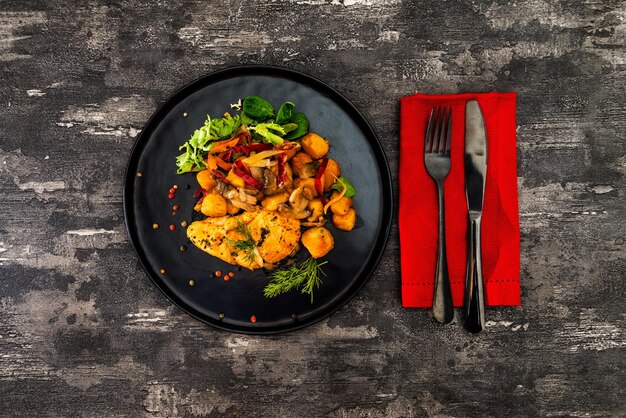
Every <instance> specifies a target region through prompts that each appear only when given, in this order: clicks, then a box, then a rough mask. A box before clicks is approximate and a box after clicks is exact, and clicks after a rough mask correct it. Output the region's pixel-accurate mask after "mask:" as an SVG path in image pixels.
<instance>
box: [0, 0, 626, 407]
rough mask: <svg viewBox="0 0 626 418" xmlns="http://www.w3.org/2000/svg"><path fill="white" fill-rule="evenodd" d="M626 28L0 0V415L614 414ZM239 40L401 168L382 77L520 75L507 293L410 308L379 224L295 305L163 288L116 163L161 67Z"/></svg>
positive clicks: (440, 16)
mask: <svg viewBox="0 0 626 418" xmlns="http://www.w3.org/2000/svg"><path fill="white" fill-rule="evenodd" d="M625 44H626V3H625V2H624V1H611V0H607V1H601V0H586V1H578V0H576V1H574V0H570V1H567V0H563V1H557V0H533V1H521V0H517V1H490V0H485V1H479V0H474V1H444V0H440V1H427V0H417V1H408V0H332V1H331V0H291V1H278V0H249V1H243V0H238V1H233V2H217V1H214V2H210V1H182V0H172V1H148V0H145V1H140V0H118V1H109V2H105V1H102V2H99V1H94V0H88V1H71V0H67V1H62V0H50V1H35V0H34V1H1V2H0V80H1V82H0V109H1V110H0V202H1V203H2V211H1V212H0V415H2V416H36V417H43V416H58V417H69V416H88V417H94V416H105V417H114V416H147V417H151V416H167V417H178V416H219V415H227V416H242V417H244V416H280V417H302V416H330V417H361V416H364V417H413V416H459V417H463V416H477V417H478V416H481V417H482V416H538V415H539V416H577V417H582V416H625V415H626V400H625V399H626V394H625V393H624V381H625V380H626V373H625V372H624V367H625V362H626V332H625V329H624V328H625V327H624V325H625V322H626V317H625V309H624V308H625V302H624V299H625V296H626V290H625V286H624V279H625V276H626V247H625V239H626V230H625V225H624V219H625V215H626V210H625V202H626V200H625V192H626V187H625V185H626V184H625V182H626V180H625V178H626V177H625V175H626V146H625V137H626V129H625V128H626V46H625ZM244 63H245V64H250V63H263V64H273V65H281V66H285V67H288V68H293V69H297V70H301V71H305V72H307V73H310V74H312V75H313V76H316V77H318V78H320V79H322V80H325V81H327V82H328V83H330V84H332V85H333V86H335V87H336V88H338V89H339V90H340V91H341V92H342V93H344V94H345V95H346V96H347V97H348V98H349V99H350V100H352V101H353V102H354V103H355V104H356V105H357V107H359V108H360V109H361V110H362V111H363V113H364V114H365V115H366V116H367V118H368V119H369V120H370V121H371V123H372V124H373V126H374V127H375V129H376V131H377V132H378V134H379V136H380V139H381V141H382V143H383V145H384V148H385V151H386V154H387V157H388V159H389V163H390V165H391V169H392V172H393V176H394V181H396V182H397V166H398V134H399V126H398V111H399V108H398V99H399V98H400V97H402V96H406V95H409V94H412V93H415V92H426V93H454V92H467V91H517V92H518V94H519V96H518V115H517V124H518V130H517V133H518V145H517V146H518V149H517V151H518V161H517V164H518V166H517V168H518V177H519V178H518V184H519V196H520V222H521V234H522V237H521V247H522V250H521V257H522V271H521V279H522V306H521V307H519V308H497V309H490V310H489V311H488V317H489V322H488V329H487V331H486V332H484V333H483V334H482V335H479V336H471V335H468V334H467V333H466V332H464V331H463V329H462V326H461V324H459V323H457V322H456V321H455V323H453V324H451V325H448V326H439V325H437V324H435V323H433V320H432V319H431V314H430V313H429V312H428V311H426V310H405V309H402V308H401V306H400V271H399V253H398V246H399V243H398V229H397V226H394V228H393V230H392V233H391V237H390V241H389V244H388V246H387V248H386V251H385V253H384V257H383V259H382V262H381V264H380V266H379V267H378V269H377V270H376V271H375V273H374V275H373V277H372V279H371V280H370V281H369V282H368V284H367V285H366V286H365V287H364V289H363V290H362V291H361V292H360V293H359V294H358V296H357V297H356V298H355V299H353V300H352V301H351V302H350V303H349V304H348V305H346V306H345V307H344V308H342V309H341V310H340V311H339V312H337V313H336V314H334V315H332V316H331V317H330V318H329V319H327V320H325V321H323V322H321V323H319V324H316V325H314V326H311V327H309V328H306V329H303V330H300V331H297V332H293V333H290V334H286V335H279V336H272V337H255V336H243V335H236V334H231V333H227V332H222V331H218V330H215V329H212V328H209V327H207V326H205V325H203V324H202V323H200V322H198V321H196V320H194V319H192V318H190V317H189V316H187V315H186V314H184V313H183V312H181V311H180V310H178V309H177V308H175V307H173V306H172V304H171V303H169V302H168V300H166V299H165V297H164V296H162V295H161V294H160V293H159V292H158V291H157V290H156V288H155V287H154V286H153V285H152V284H151V283H150V281H149V279H148V277H147V276H146V274H145V273H144V272H143V270H142V269H141V267H140V265H139V262H138V260H137V258H136V256H135V254H134V252H133V250H132V248H131V245H130V244H129V241H128V238H127V235H126V231H125V228H124V224H123V211H122V187H123V178H124V169H125V165H126V162H127V159H128V157H129V153H130V150H131V147H132V145H133V143H134V141H135V139H136V137H137V135H138V133H139V132H140V131H141V129H142V127H143V125H144V123H145V122H146V121H147V119H148V117H149V116H150V114H151V113H152V112H153V111H154V110H155V109H156V108H157V106H159V104H161V103H163V102H164V101H165V100H166V99H167V97H168V96H169V95H170V94H172V93H173V92H174V91H175V90H176V89H177V88H178V87H180V86H182V85H184V84H186V83H187V82H189V81H191V80H193V79H194V78H196V77H198V76H201V75H203V74H205V73H207V72H210V71H213V70H216V69H221V68H225V67H228V66H231V65H235V64H244ZM396 184H397V183H396ZM394 225H395V223H394ZM457 316H458V315H457Z"/></svg>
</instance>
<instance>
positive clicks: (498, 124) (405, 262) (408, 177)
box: [399, 93, 520, 308]
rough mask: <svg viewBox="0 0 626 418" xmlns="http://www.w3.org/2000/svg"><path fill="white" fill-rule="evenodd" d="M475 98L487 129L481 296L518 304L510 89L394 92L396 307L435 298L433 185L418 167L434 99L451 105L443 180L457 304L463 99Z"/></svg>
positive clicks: (462, 229)
mask: <svg viewBox="0 0 626 418" xmlns="http://www.w3.org/2000/svg"><path fill="white" fill-rule="evenodd" d="M472 99H475V100H477V101H478V103H479V104H480V107H481V108H482V111H483V115H484V118H485V126H486V129H487V179H486V183H485V197H484V205H483V217H482V261H483V282H484V290H485V303H486V304H487V305H489V306H494V305H519V304H520V283H519V275H520V235H519V218H518V206H517V174H516V148H515V129H516V128H515V100H516V94H515V93H480V94H454V95H441V96H430V95H425V94H416V95H413V96H409V97H404V98H402V99H400V174H399V186H400V197H399V206H400V208H399V222H400V261H401V273H402V306H404V307H410V308H428V307H431V306H432V302H433V288H434V277H435V262H436V259H437V188H436V186H435V182H434V181H433V180H432V178H431V177H430V176H429V175H428V173H427V172H426V168H425V167H424V134H425V132H426V124H427V122H428V117H429V115H430V111H431V109H432V108H433V106H443V105H445V106H451V107H452V138H451V150H450V152H451V169H450V173H449V174H448V177H447V178H446V181H445V183H444V190H445V192H444V193H445V196H444V198H445V217H446V241H447V242H446V244H447V251H448V267H449V274H450V282H451V284H452V299H453V301H454V305H455V306H462V305H463V292H464V287H465V263H466V258H467V223H468V219H467V216H468V215H467V203H466V199H465V173H464V163H463V153H464V144H465V103H466V102H467V101H468V100H472Z"/></svg>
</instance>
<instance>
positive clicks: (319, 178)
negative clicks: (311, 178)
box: [315, 158, 328, 205]
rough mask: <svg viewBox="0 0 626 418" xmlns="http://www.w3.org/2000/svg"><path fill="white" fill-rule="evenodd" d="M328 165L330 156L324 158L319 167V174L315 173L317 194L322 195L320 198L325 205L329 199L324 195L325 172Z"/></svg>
mask: <svg viewBox="0 0 626 418" xmlns="http://www.w3.org/2000/svg"><path fill="white" fill-rule="evenodd" d="M327 165H328V158H323V159H322V163H321V164H320V166H319V167H318V169H317V174H316V175H315V190H316V191H317V194H319V195H320V199H321V200H322V203H323V204H324V205H325V204H326V203H327V202H328V201H327V200H326V198H325V197H324V182H325V179H324V172H325V171H326V166H327Z"/></svg>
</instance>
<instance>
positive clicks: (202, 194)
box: [193, 189, 207, 205]
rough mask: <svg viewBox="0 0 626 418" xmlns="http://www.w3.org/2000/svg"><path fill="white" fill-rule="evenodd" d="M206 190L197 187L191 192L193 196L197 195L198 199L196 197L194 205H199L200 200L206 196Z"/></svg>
mask: <svg viewBox="0 0 626 418" xmlns="http://www.w3.org/2000/svg"><path fill="white" fill-rule="evenodd" d="M206 194H207V191H206V190H205V189H198V190H196V191H195V192H193V197H199V198H200V199H198V201H197V202H196V205H201V204H202V201H203V200H204V197H205V196H206Z"/></svg>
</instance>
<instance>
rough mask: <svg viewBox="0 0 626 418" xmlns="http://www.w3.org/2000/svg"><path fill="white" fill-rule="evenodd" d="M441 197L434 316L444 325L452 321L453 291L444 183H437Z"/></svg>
mask: <svg viewBox="0 0 626 418" xmlns="http://www.w3.org/2000/svg"><path fill="white" fill-rule="evenodd" d="M437 191H438V195H439V240H438V245H437V269H436V271H435V292H434V294H433V315H434V317H435V319H436V320H437V321H439V322H441V323H443V324H447V323H448V322H450V321H452V318H453V317H454V307H453V306H452V291H451V290H450V277H449V276H448V256H447V254H446V220H445V211H444V205H443V182H438V183H437Z"/></svg>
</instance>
